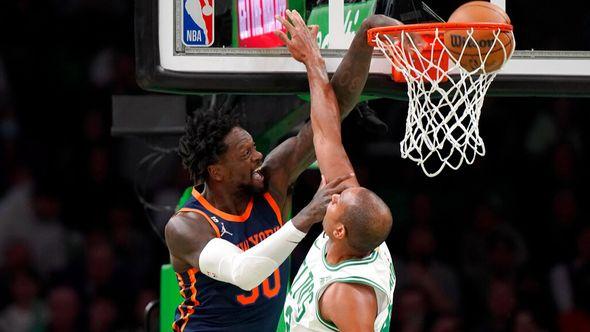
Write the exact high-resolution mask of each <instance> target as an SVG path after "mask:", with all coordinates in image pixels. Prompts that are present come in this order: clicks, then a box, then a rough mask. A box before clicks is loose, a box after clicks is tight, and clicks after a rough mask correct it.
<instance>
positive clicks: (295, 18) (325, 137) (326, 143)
mask: <svg viewBox="0 0 590 332" xmlns="http://www.w3.org/2000/svg"><path fill="white" fill-rule="evenodd" d="M287 16H288V17H289V19H290V22H289V21H287V20H286V19H282V18H280V20H281V22H282V23H283V25H284V26H286V27H287V31H288V32H289V34H290V35H291V38H288V37H287V36H286V35H285V34H284V33H282V32H281V33H279V37H280V38H281V39H282V40H283V41H284V42H285V44H286V45H287V48H288V49H289V51H290V52H291V55H293V58H294V59H295V60H297V61H299V62H301V63H303V64H304V65H305V67H306V69H307V77H308V80H309V90H310V95H311V126H312V128H313V143H314V144H313V145H314V149H315V152H316V156H317V159H318V163H319V166H320V171H321V172H322V174H323V175H324V177H325V178H326V180H327V181H330V179H334V178H336V177H338V176H339V174H342V175H344V174H350V173H353V172H354V170H353V168H352V165H351V163H350V159H349V158H348V155H347V154H346V151H345V150H344V146H343V145H342V137H341V126H340V108H339V106H338V100H337V98H336V94H335V93H334V89H333V88H332V85H330V81H329V79H328V73H327V71H326V65H325V62H324V59H322V57H321V54H320V51H319V47H318V45H317V42H316V38H315V35H316V33H317V29H316V28H312V29H308V28H307V26H306V25H305V22H303V19H302V18H301V16H300V15H299V13H297V12H296V11H294V12H288V13H287ZM310 48H311V50H312V51H311V52H309V51H308V49H310ZM346 184H348V185H350V186H358V185H359V183H358V181H357V179H356V177H354V178H351V179H348V180H347V181H346Z"/></svg>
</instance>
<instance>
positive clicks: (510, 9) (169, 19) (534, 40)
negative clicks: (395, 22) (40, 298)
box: [135, 0, 590, 99]
mask: <svg viewBox="0 0 590 332" xmlns="http://www.w3.org/2000/svg"><path fill="white" fill-rule="evenodd" d="M491 1H492V2H493V3H495V4H497V5H499V6H500V7H502V8H505V9H506V11H507V13H508V15H509V16H510V17H511V19H512V23H513V25H514V27H515V28H514V29H515V37H516V45H517V50H516V52H515V54H514V56H513V57H512V59H511V60H510V61H509V62H508V63H507V64H506V66H505V67H504V69H503V70H502V72H501V73H500V74H499V75H498V77H497V78H496V80H495V82H494V83H493V84H492V87H491V88H490V91H489V94H490V95H508V96H512V95H515V96H590V32H589V31H590V28H589V26H590V22H589V21H590V20H589V19H588V18H587V17H585V15H584V13H583V12H582V11H570V10H568V9H566V8H563V7H559V8H557V9H556V8H555V6H542V5H539V6H531V5H530V4H525V3H522V1H521V2H517V1H516V0H491ZM464 2H467V1H447V2H445V4H444V5H440V4H438V3H437V2H435V1H433V0H425V1H424V2H422V1H419V0H365V1H354V2H349V1H348V0H347V1H346V3H345V2H344V0H330V1H329V2H328V1H327V0H326V1H325V2H322V0H320V1H318V3H316V2H315V1H314V2H312V1H306V0H143V1H137V2H136V14H135V16H136V20H135V30H136V32H135V35H136V62H137V81H138V83H139V84H140V86H142V87H143V88H144V89H147V90H152V91H163V92H170V93H182V94H208V93H220V92H226V93H250V94H299V93H306V92H307V89H308V86H307V78H306V73H305V68H304V66H303V65H302V64H300V63H298V62H296V61H295V60H293V59H292V58H291V56H290V54H289V53H288V51H287V50H286V49H285V48H284V47H281V43H280V41H279V40H278V39H277V38H276V37H275V36H274V35H273V31H274V30H276V29H281V25H280V24H279V23H278V22H277V21H276V20H275V19H274V15H284V11H285V9H287V8H290V9H297V10H298V11H299V12H301V13H304V14H305V15H304V18H305V19H306V20H307V21H308V23H310V24H311V23H313V24H319V25H320V34H319V36H318V43H320V45H321V47H322V54H323V56H324V58H325V60H326V65H327V69H328V72H329V73H333V72H334V71H335V70H336V68H337V67H338V65H339V63H340V61H341V60H342V57H343V56H344V54H345V52H346V49H347V48H348V45H349V43H350V41H351V40H352V36H354V32H355V31H356V29H357V28H358V27H359V26H360V24H361V22H362V20H363V19H364V18H365V17H367V16H368V15H370V14H372V13H386V14H389V15H390V16H392V17H395V18H398V19H401V20H403V21H404V22H405V23H417V22H424V21H434V20H435V18H434V17H433V16H431V15H429V14H428V13H427V12H426V11H424V10H423V4H426V6H427V7H429V8H431V9H432V10H433V11H434V12H435V13H437V14H438V15H439V16H440V17H442V18H443V19H444V18H448V17H449V16H450V14H451V13H452V11H453V10H454V9H455V8H457V7H458V6H460V5H461V4H462V3H464ZM559 10H562V12H559ZM578 12H579V13H578ZM577 16H579V17H577ZM548 17H553V18H554V19H552V20H548V19H547V18H548ZM558 17H559V18H558ZM566 18H567V20H568V23H569V25H563V24H549V23H548V22H549V21H550V22H556V21H557V20H562V19H566ZM201 27H203V28H201ZM364 94H365V95H374V96H380V97H391V98H400V99H403V98H405V95H406V86H405V84H400V83H394V82H393V81H392V80H391V67H390V65H389V63H388V62H387V60H386V59H385V58H384V57H383V56H382V55H381V54H379V53H378V52H377V51H376V52H375V54H374V56H373V60H372V63H371V68H370V75H369V79H368V81H367V85H366V88H365V91H364Z"/></svg>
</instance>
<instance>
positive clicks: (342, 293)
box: [322, 281, 375, 303]
mask: <svg viewBox="0 0 590 332" xmlns="http://www.w3.org/2000/svg"><path fill="white" fill-rule="evenodd" d="M322 297H325V298H330V299H333V300H334V303H342V302H340V301H345V300H349V301H350V300H352V301H353V302H357V301H361V302H363V301H364V300H369V299H370V298H374V297H375V290H374V289H373V287H371V286H370V285H367V284H362V283H356V282H340V281H337V282H334V283H332V284H330V286H328V287H327V288H326V290H325V291H324V293H323V295H322Z"/></svg>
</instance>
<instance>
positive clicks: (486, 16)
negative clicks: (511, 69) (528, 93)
mask: <svg viewBox="0 0 590 332" xmlns="http://www.w3.org/2000/svg"><path fill="white" fill-rule="evenodd" d="M448 22H453V23H467V22H478V23H506V24H510V18H509V17H508V15H507V14H506V12H504V11H503V10H502V8H500V7H498V6H496V5H494V4H492V3H490V2H487V1H471V2H468V3H465V4H463V5H462V6H460V7H459V8H457V9H456V10H455V11H454V12H453V14H451V17H450V18H449V20H448ZM470 32H471V31H470V30H464V29H462V30H448V31H446V32H445V36H444V38H445V46H446V47H447V49H448V50H449V52H450V53H451V54H452V55H453V56H454V57H455V58H456V59H459V58H460V64H461V67H463V68H465V69H466V70H469V71H473V70H476V69H478V68H480V67H481V65H482V63H481V62H482V61H483V60H485V63H484V66H483V67H484V69H485V72H486V73H489V72H493V71H496V70H498V69H500V68H501V67H502V65H503V64H504V62H505V61H506V60H507V59H508V58H510V55H511V54H512V51H513V50H514V36H513V34H512V33H511V32H500V35H499V36H498V40H497V41H496V38H495V36H494V34H495V33H496V32H497V31H496V30H479V31H478V30H475V31H474V32H473V35H472V37H471V38H469V33H470ZM466 43H467V46H465V44H466ZM464 48H465V51H463V49H464ZM504 50H505V51H504ZM461 52H463V55H462V56H461ZM486 56H487V59H486Z"/></svg>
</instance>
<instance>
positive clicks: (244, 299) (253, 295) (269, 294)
mask: <svg viewBox="0 0 590 332" xmlns="http://www.w3.org/2000/svg"><path fill="white" fill-rule="evenodd" d="M270 278H274V282H273V285H272V287H271V285H270V282H269V279H270ZM260 288H262V294H263V295H264V296H265V297H266V298H268V299H272V298H273V297H275V296H277V294H279V291H280V290H281V274H280V273H279V269H276V270H275V272H274V273H273V274H272V276H270V277H268V278H266V279H264V281H263V282H262V284H261V285H260V286H258V287H256V288H254V289H252V290H251V291H250V292H248V293H250V294H248V293H246V294H240V295H238V296H236V300H237V301H238V302H239V303H241V304H242V305H249V304H252V303H254V302H256V300H258V297H259V296H260Z"/></svg>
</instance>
